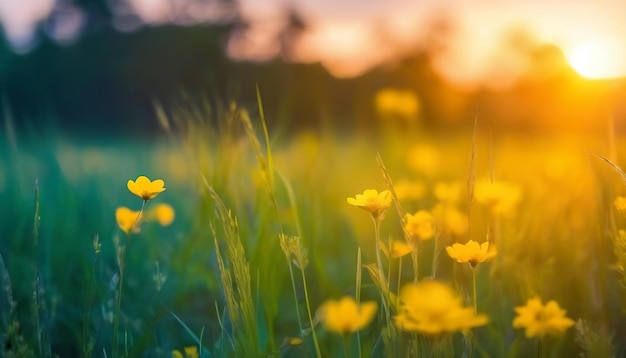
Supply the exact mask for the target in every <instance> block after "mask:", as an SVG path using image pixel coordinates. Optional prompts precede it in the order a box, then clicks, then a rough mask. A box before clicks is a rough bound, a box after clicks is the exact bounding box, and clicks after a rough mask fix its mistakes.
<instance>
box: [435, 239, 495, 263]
mask: <svg viewBox="0 0 626 358" xmlns="http://www.w3.org/2000/svg"><path fill="white" fill-rule="evenodd" d="M446 251H447V252H448V255H449V256H450V257H451V258H452V259H454V260H456V261H457V262H460V263H465V262H468V263H469V264H470V265H471V266H472V268H474V267H476V265H478V264H479V263H480V262H485V261H487V260H490V259H491V258H493V257H494V256H496V254H497V251H496V248H495V246H493V245H489V243H488V242H483V243H482V244H480V245H479V244H478V243H477V242H476V241H474V240H470V241H468V242H467V244H465V245H463V244H459V243H456V244H454V245H452V246H448V247H446Z"/></svg>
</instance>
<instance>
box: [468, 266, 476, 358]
mask: <svg viewBox="0 0 626 358" xmlns="http://www.w3.org/2000/svg"><path fill="white" fill-rule="evenodd" d="M472 295H473V298H474V314H477V313H478V301H477V300H476V268H475V267H472ZM468 335H469V357H470V358H472V357H473V356H474V343H475V342H474V332H473V331H471V330H470V331H469V333H468Z"/></svg>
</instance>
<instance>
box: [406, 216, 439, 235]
mask: <svg viewBox="0 0 626 358" xmlns="http://www.w3.org/2000/svg"><path fill="white" fill-rule="evenodd" d="M404 230H405V231H406V233H407V234H409V236H410V237H411V238H413V239H417V240H428V239H432V238H433V236H435V224H434V219H433V215H432V214H431V213H430V212H428V211H426V210H420V211H418V212H416V213H415V214H413V215H411V214H406V215H405V224H404Z"/></svg>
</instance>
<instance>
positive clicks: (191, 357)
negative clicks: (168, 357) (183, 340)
mask: <svg viewBox="0 0 626 358" xmlns="http://www.w3.org/2000/svg"><path fill="white" fill-rule="evenodd" d="M183 350H184V352H185V355H183V354H182V353H181V352H180V351H178V350H173V351H172V358H198V357H199V353H198V347H196V346H189V347H185V348H184V349H183Z"/></svg>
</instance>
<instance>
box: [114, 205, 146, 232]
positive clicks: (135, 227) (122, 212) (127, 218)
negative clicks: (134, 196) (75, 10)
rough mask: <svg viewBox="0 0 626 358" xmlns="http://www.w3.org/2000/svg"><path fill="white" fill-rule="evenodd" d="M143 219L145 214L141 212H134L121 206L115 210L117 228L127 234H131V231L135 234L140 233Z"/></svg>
mask: <svg viewBox="0 0 626 358" xmlns="http://www.w3.org/2000/svg"><path fill="white" fill-rule="evenodd" d="M142 219H143V214H140V212H139V211H134V210H131V209H129V208H127V207H124V206H120V207H119V208H117V209H116V210H115V220H116V221H117V226H119V228H120V229H121V230H122V231H124V232H125V233H127V234H128V233H129V232H131V230H132V231H133V232H139V230H140V228H139V224H140V223H141V220H142Z"/></svg>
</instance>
